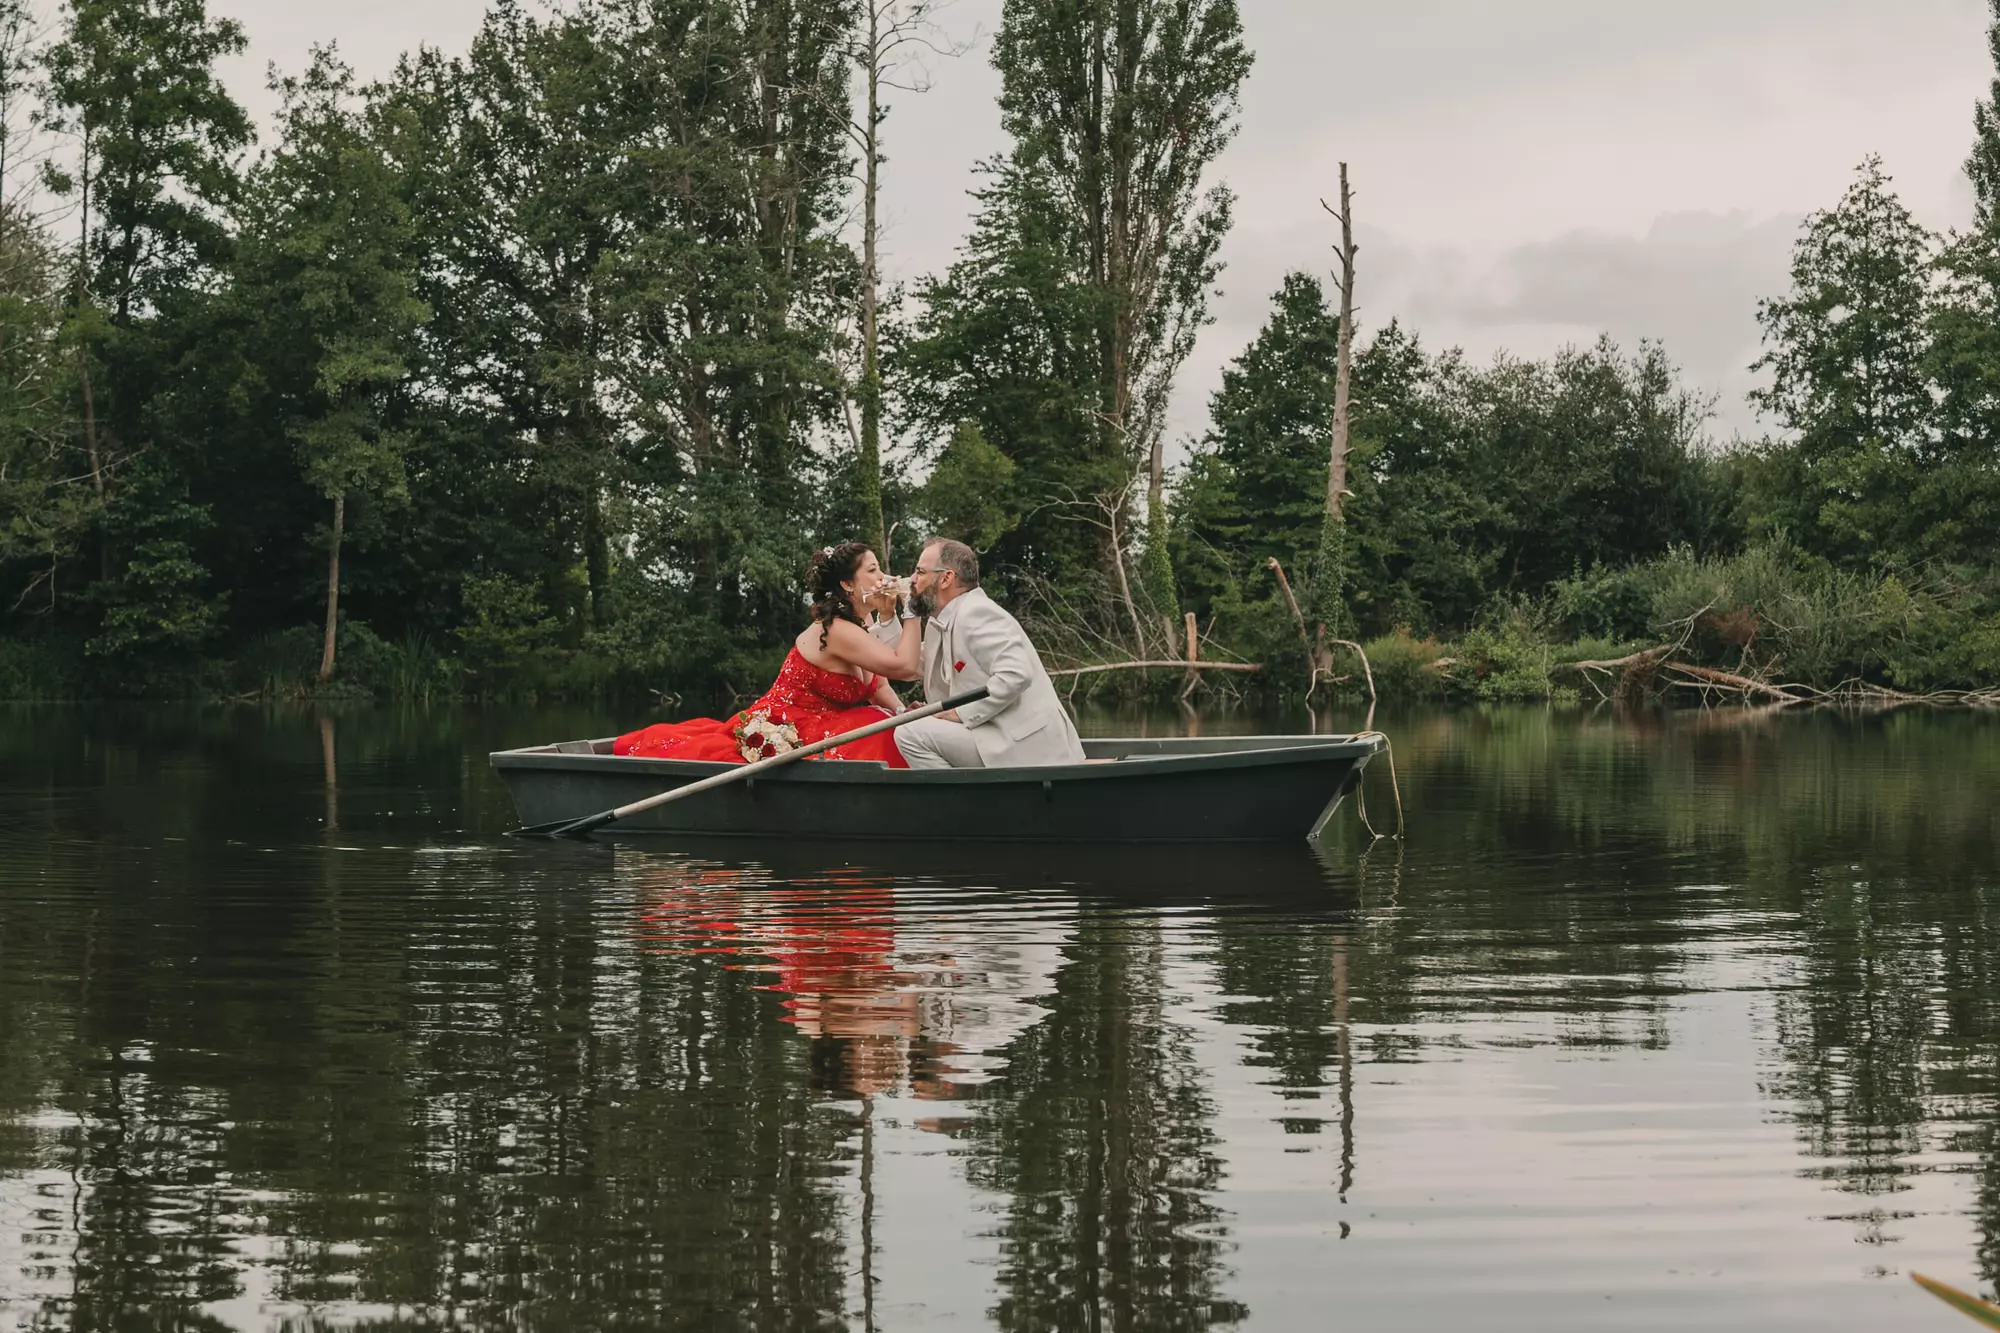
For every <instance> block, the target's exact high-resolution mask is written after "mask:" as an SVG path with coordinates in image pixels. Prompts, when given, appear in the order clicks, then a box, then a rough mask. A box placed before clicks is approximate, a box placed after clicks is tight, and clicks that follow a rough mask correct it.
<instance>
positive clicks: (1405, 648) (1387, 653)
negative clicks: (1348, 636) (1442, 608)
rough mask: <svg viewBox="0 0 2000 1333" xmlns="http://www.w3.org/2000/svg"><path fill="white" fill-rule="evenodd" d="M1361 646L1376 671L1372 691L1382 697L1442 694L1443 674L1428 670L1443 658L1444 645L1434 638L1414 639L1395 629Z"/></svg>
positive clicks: (1407, 631)
mask: <svg viewBox="0 0 2000 1333" xmlns="http://www.w3.org/2000/svg"><path fill="white" fill-rule="evenodd" d="M1361 646H1362V648H1363V649H1364V650H1365V651H1366V652H1367V654H1368V665H1369V666H1370V667H1371V668H1373V669H1374V672H1375V690H1376V692H1377V693H1378V694H1380V695H1381V696H1382V697H1383V698H1385V699H1428V698H1432V697H1435V696H1437V695H1439V694H1442V693H1443V692H1444V687H1445V682H1444V676H1443V674H1442V673H1441V672H1439V671H1436V670H1433V669H1432V667H1431V663H1433V662H1435V661H1437V660H1438V659H1439V658H1441V657H1443V656H1445V650H1444V646H1443V645H1442V644H1440V643H1439V642H1438V641H1437V640H1436V639H1433V638H1422V639H1419V638H1415V637H1413V636H1412V635H1411V634H1410V631H1409V630H1408V629H1407V628H1406V627H1403V626H1398V627H1397V628H1396V629H1393V630H1391V631H1390V632H1389V633H1387V634H1384V635H1382V636H1381V637H1379V638H1374V639H1370V640H1368V642H1366V643H1364V644H1362V645H1361Z"/></svg>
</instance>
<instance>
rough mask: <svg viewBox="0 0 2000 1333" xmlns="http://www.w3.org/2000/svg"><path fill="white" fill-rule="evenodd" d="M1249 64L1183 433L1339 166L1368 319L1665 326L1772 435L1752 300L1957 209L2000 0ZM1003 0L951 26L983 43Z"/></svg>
mask: <svg viewBox="0 0 2000 1333" xmlns="http://www.w3.org/2000/svg"><path fill="white" fill-rule="evenodd" d="M1239 2H1240V4H1241V7H1242V11H1243V21H1244V24H1245V26H1246V28H1247V30H1248V37H1249V44H1250V47H1251V49H1252V50H1253V51H1254V52H1255V53H1256V59H1257V63H1256V66H1255V68H1254V69H1253V70H1252V72H1251V74H1250V79H1249V82H1248V84H1247V85H1246V87H1245V89H1244V93H1243V122H1242V132H1241V134H1240V135H1239V137H1238V139H1237V141H1236V143H1235V144H1234V145H1233V146H1232V147H1231V148H1230V149H1229V151H1228V152H1227V154H1226V155H1225V156H1224V158H1223V160H1222V162H1221V164H1220V166H1219V169H1218V171H1219V175H1220V177H1221V178H1222V179H1225V180H1227V181H1228V183H1229V184H1230V185H1231V186H1232V187H1233V188H1234V189H1235V190H1236V192H1237V195H1238V206H1237V221H1236V227H1235V230H1234V232H1233V233H1232V234H1231V235H1230V237H1229V240H1228V243H1227V244H1226V246H1225V248H1224V256H1225V259H1226V260H1227V264H1228V267H1227V268H1226V270H1225V271H1224V273H1223V278H1222V287H1223V294H1222V295H1221V297H1220V298H1219V299H1218V301H1217V302H1216V305H1215V313H1216V322H1215V324H1214V326H1213V327H1211V328H1210V329H1209V330H1207V332H1206V334H1205V336H1204V337H1203V339H1202V341H1201V343H1200V345H1199V346H1198V348H1197V349H1196V351H1195V353H1194V357H1193V359H1192V361H1191V363H1190V364H1189V366H1188V367H1187V369H1186V370H1185V371H1184V372H1183V375H1182V382H1181V386H1180V392H1179V394H1178V396H1177V401H1176V404H1175V411H1174V429H1175V431H1176V433H1177V434H1181V433H1186V432H1198V431H1199V430H1200V429H1201V428H1202V427H1203V425H1204V424H1205V422H1206V418H1207V400H1208V395H1209V393H1210V392H1211V391H1212V390H1213V389H1214V387H1215V386H1216V384H1217V383H1218V382H1219V378H1220V373H1221V367H1222V366H1223V364H1224V363H1225V362H1227V361H1228V360H1229V359H1230V358H1231V357H1233V356H1235V355H1236V354H1237V353H1238V352H1239V351H1241V350H1242V348H1243V345H1244V344H1245V343H1246V342H1248V341H1249V340H1250V339H1251V338H1252V337H1254V336H1255V334H1256V331H1257V328H1258V326H1259V325H1260V324H1261V323H1262V320H1263V317H1264V313H1265V310H1266V307H1267V303H1268V300H1269V297H1270V294H1271V293H1272V291H1274V290H1275V289H1276V287H1277V286H1278V283H1279V280H1280V279H1281V278H1282V277H1283V275H1284V273H1285V272H1286V271H1287V270H1289V269H1294V268H1307V269H1312V270H1315V271H1319V272H1324V271H1325V270H1326V268H1327V266H1328V264H1329V262H1330V251H1329V250H1328V248H1327V247H1328V244H1329V241H1330V223H1331V220H1330V219H1328V218H1327V217H1326V216H1325V215H1324V214H1322V213H1321V212H1320V211H1319V206H1318V203H1317V202H1316V201H1317V200H1318V199H1319V198H1320V197H1321V196H1323V195H1324V196H1327V197H1331V196H1332V195H1333V193H1334V192H1335V190H1336V189H1337V186H1336V184H1335V164H1336V163H1338V162H1340V161H1342V160H1345V161H1346V162H1347V163H1348V164H1349V167H1348V169H1349V173H1350V175H1351V177H1352V179H1353V182H1354V186H1355V190H1356V200H1355V214H1356V218H1357V222H1358V227H1359V239H1360V243H1361V252H1360V257H1359V261H1358V262H1359V269H1360V278H1359V283H1358V285H1357V286H1358V294H1359V301H1360V305H1361V309H1360V313H1359V323H1360V324H1361V326H1362V329H1363V332H1364V335H1365V333H1366V331H1367V329H1368V328H1370V327H1376V326H1379V325H1380V324H1382V323H1385V322H1387V321H1388V320H1389V319H1390V318H1392V317H1395V318H1400V319H1401V320H1402V321H1403V322H1404V324H1405V325H1406V326H1408V327H1412V328H1414V329H1415V330H1417V332H1418V333H1419V334H1420V335H1421V336H1422V337H1423V339H1424V341H1425V342H1426V344H1427V345H1430V346H1432V347H1442V346H1449V345H1458V346H1462V347H1464V348H1465V349H1466V350H1467V351H1468V352H1469V353H1471V354H1472V355H1474V356H1475V357H1477V358H1480V359H1482V360H1483V359H1485V358H1487V357H1489V356H1491V355H1492V354H1493V353H1494V352H1495V351H1497V350H1499V349H1502V348H1505V349H1507V350H1509V351H1512V352H1515V353H1518V354H1521V355H1525V356H1544V355H1547V354H1548V353H1550V352H1552V351H1554V350H1555V349H1556V348H1558V347H1560V346H1562V345H1563V344H1565V343H1576V342H1589V341H1592V340H1594V339H1595V338H1596V337H1597V335H1598V334H1599V333H1600V332H1609V333H1611V334H1612V335H1613V336H1614V337H1616V338H1617V339H1619V340H1620V341H1621V342H1624V343H1627V344H1636V342H1637V341H1638V340H1639V339H1641V338H1657V339H1660V340H1661V341H1663V342H1664V343H1665V344H1666V347H1667V350H1668V352H1669V353H1670V354H1671V355H1672V356H1673V357H1674V359H1675V360H1677V361H1678V362H1679V363H1680V364H1681V365H1682V366H1683V367H1684V369H1685V371H1686V376H1687V380H1688V382H1689V383H1690V384H1691V385H1694V386H1698V387H1702V388H1705V389H1708V390H1710V391H1713V392H1714V393H1716V394H1717V395H1718V397H1719V401H1718V404H1717V423H1716V430H1717V433H1718V434H1719V435H1721V436H1724V437H1727V436H1728V435H1730V434H1732V433H1736V432H1742V433H1746V434H1748V433H1755V432H1757V431H1758V430H1759V429H1760V425H1759V422H1758V421H1757V419H1756V417H1755V416H1754V414H1753V413H1752V412H1751V410H1750V409H1749V408H1748V407H1747V406H1746V405H1745V403H1744V401H1743V395H1744V393H1745V391H1746V390H1747V389H1748V388H1749V387H1750V386H1751V384H1752V383H1753V382H1754V381H1753V377H1752V376H1751V374H1750V372H1749V370H1748V365H1749V363H1750V362H1751V361H1752V360H1753V359H1755V357H1756V355H1757V326H1756V321H1755V312H1756V302H1757V298H1758V297H1759V296H1767V295H1775V294H1778V293H1781V292H1782V291H1783V290H1784V285H1785V269H1786V262H1787V257H1788V254H1789V250H1790V246H1791V243H1792V240H1793V238H1794V236H1795V235H1796V233H1797V228H1798V225H1799V222H1800V221H1801V220H1802V219H1803V217H1804V216H1805V215H1806V214H1807V213H1809V212H1811V211H1812V210H1814V209H1817V208H1823V207H1825V206H1827V205H1829V204H1831V203H1833V202H1834V201H1835V200H1836V199H1838V198H1839V196H1840V192H1841V190H1842V189H1843V188H1845V186H1846V184H1847V182H1848V180H1849V179H1850V178H1851V176H1852V173H1853V170H1854V167H1855V166H1856V164H1858V163H1859V162H1860V161H1861V159H1862V157H1863V156H1865V155H1866V154H1868V153H1871V152H1875V153H1880V154H1881V155H1882V156H1883V158H1884V161H1885V163H1886V166H1887V169H1888V171H1889V173H1890V174H1891V175H1892V176H1893V177H1894V178H1895V181H1896V185H1897V187H1898V189H1899V190H1900V192H1901V194H1902V197H1903V200H1904V202H1905V203H1906V204H1907V205H1908V206H1909V207H1910V208H1911V210H1912V211H1913V212H1914V213H1915V214H1916V215H1917V217H1918V219H1919V220H1921V221H1922V222H1924V223H1926V224H1927V225H1929V226H1931V227H1933V228H1938V229H1944V228H1949V227H1954V226H1961V225H1963V224H1964V223H1965V222H1966V221H1968V220H1969V218H1970V216H1971V191H1970V187H1969V186H1968V185H1967V184H1966V182H1965V178H1964V175H1963V174H1962V172H1961V170H1960V167H1961V164H1962V163H1963V161H1964V159H1965V156H1966V152H1967V150H1968V149H1969V147H1970V144H1971V134H1972V108H1973V104H1974V102H1975V101H1976V100H1977V99H1978V98H1979V97H1981V96H1983V95H1984V94H1985V91H1986V87H1987V82H1988V80H1989V78H1990V77H1991V71H1990V68H1989V65H1988V61H1987V55H1986V48H1985V24H1986V10H1987V6H1986V4H1985V0H1681V2H1680V3H1679V4H1678V5H1675V6H1672V7H1669V8H1662V7H1660V6H1657V5H1636V4H1605V3H1603V0H1506V3H1494V2H1493V0H1381V2H1380V3H1370V4H1361V3H1352V2H1351V0H1239ZM210 3H211V6H212V8H213V9H214V10H215V11H217V12H219V13H225V14H229V15H233V16H234V17H236V18H238V19H240V20H241V21H242V23H243V25H244V27H245V29H246V30H247V31H248V34H249V38H250V51H249V53H248V55H247V56H246V57H244V58H243V59H241V60H240V61H237V62H234V63H232V65H231V67H230V68H229V69H228V70H227V71H226V73H227V75H228V77H229V78H230V79H231V81H232V84H233V86H234V87H235V88H236V89H237V91H238V94H239V96H241V97H242V98H244V100H245V101H246V102H248V103H249V104H250V105H251V106H252V107H253V108H254V109H256V110H257V111H258V112H259V113H267V112H268V110H269V108H270V105H271V100H270V98H269V97H268V95H266V94H265V92H264V89H263V83H264V70H265V68H266V66H267V65H268V64H269V63H271V62H276V63H277V64H278V65H279V66H281V67H282V68H285V69H297V68H300V67H302V66H303V64H304V62H305V58H306V52H307V49H308V48H309V46H310V45H311V44H312V43H314V42H323V41H329V40H337V41H338V42H339V44H340V47H341V49H342V51H343V52H344V54H345V55H346V57H347V59H348V60H349V61H350V63H352V64H354V65H355V66H356V67H357V68H358V69H359V70H360V71H361V72H362V73H363V74H364V75H370V76H372V75H377V74H382V73H386V72H387V71H388V70H389V68H390V67H391V66H392V65H393V63H394V61H395V58H396V56H397V54H398V53H399V52H401V51H403V50H406V49H409V48H410V47H413V46H415V45H417V44H419V43H431V44H434V45H438V46H441V47H443V48H444V49H446V50H447V51H454V52H455V51H458V50H462V49H463V48H464V46H465V44H466V42H467V41H468V39H469V38H470V36H471V34H472V31H473V29H474V28H475V27H476V26H477V24H478V21H479V16H480V14H481V13H482V12H483V10H484V7H485V6H484V3H483V0H343V3H341V4H339V5H304V4H300V3H299V2H298V0H210ZM999 13H1000V0H957V3H956V4H955V5H954V6H953V7H952V8H951V9H950V10H948V11H947V26H948V27H949V28H950V29H952V30H954V31H955V32H957V33H958V34H960V35H962V36H968V37H969V36H972V35H974V34H980V35H982V36H990V34H991V33H992V32H993V31H994V29H995V28H996V27H997V26H998V21H999ZM986 57H987V44H986V42H985V41H984V40H981V41H980V42H979V43H978V45H977V47H976V48H975V49H974V51H973V52H972V53H971V54H970V55H968V56H967V57H965V58H962V59H959V60H955V61H937V62H934V64H935V68H934V70H933V77H934V80H935V86H934V87H933V88H932V90H931V91H930V92H929V93H927V94H924V95H923V96H922V97H921V98H911V99H906V100H905V101H904V102H903V103H902V104H900V105H899V106H898V107H897V108H896V109H895V110H894V111H893V112H892V115H891V119H890V121H889V124H888V127H887V131H886V133H887V142H888V148H889V152H890V154H891V157H892V161H891V162H890V164H889V166H888V168H887V177H886V185H885V196H886V197H885V205H886V209H887V213H886V216H887V219H888V224H889V229H890V230H889V234H888V236H887V238H886V246H887V252H886V256H885V264H886V265H887V267H888V269H889V272H890V275H891V276H892V277H896V278H912V277H916V276H919V275H921V274H923V273H926V272H930V271H934V270H936V269H938V268H941V267H942V266H943V265H944V264H946V263H948V262H949V261H950V259H951V256H952V253H953V251H954V249H955V248H956V246H957V245H958V242H959V240H960V238H961V237H962V236H963V234H964V232H965V223H966V218H967V213H968V200H967V197H966V187H967V186H968V185H969V184H970V183H971V170H972V167H973V164H974V163H975V162H976V161H977V160H978V159H980V158H981V157H983V156H986V155H989V154H991V153H993V152H996V151H998V150H999V149H1000V148H1001V147H1002V139H1001V135H1000V131H999V126H998V124H997V116H996V112H995V110H994V96H995V93H996V92H997V91H998V78H997V76H996V75H995V74H994V72H993V70H992V68H991V67H990V65H988V64H987V59H986Z"/></svg>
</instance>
